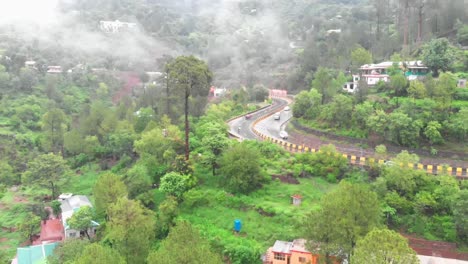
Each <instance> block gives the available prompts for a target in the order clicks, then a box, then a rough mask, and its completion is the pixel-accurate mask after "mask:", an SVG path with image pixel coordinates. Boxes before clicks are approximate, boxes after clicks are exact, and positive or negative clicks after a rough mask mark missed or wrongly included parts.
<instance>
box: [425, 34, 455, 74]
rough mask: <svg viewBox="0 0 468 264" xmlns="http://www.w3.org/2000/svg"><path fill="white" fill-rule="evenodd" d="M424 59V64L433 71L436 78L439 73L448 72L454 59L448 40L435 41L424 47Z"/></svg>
mask: <svg viewBox="0 0 468 264" xmlns="http://www.w3.org/2000/svg"><path fill="white" fill-rule="evenodd" d="M422 59H423V62H424V64H425V65H426V66H427V67H429V69H431V70H432V72H433V73H434V76H435V77H438V76H439V71H440V70H441V71H444V72H445V71H447V70H449V69H450V65H451V64H452V62H453V59H454V53H453V50H452V47H451V46H450V42H449V41H448V40H447V39H446V38H439V39H433V40H431V41H430V42H429V43H427V44H426V45H424V47H423V51H422Z"/></svg>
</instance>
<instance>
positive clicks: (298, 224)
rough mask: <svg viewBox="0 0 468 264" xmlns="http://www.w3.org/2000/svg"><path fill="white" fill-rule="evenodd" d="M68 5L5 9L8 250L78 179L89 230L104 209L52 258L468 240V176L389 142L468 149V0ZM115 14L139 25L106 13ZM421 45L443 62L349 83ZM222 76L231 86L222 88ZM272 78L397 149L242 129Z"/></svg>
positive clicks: (320, 116)
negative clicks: (304, 145)
mask: <svg viewBox="0 0 468 264" xmlns="http://www.w3.org/2000/svg"><path fill="white" fill-rule="evenodd" d="M54 3H55V1H54ZM57 4H58V7H57V8H54V9H53V11H51V12H52V13H53V14H54V15H55V17H56V19H51V20H50V21H49V20H47V19H43V18H41V19H40V20H37V21H34V17H31V19H32V20H33V23H35V24H34V25H31V24H27V22H28V21H18V20H14V19H13V18H15V19H16V16H15V15H11V19H1V20H0V263H10V260H11V259H12V258H13V257H14V255H15V253H16V248H17V247H19V246H20V245H22V246H24V245H28V244H30V242H32V241H33V240H34V235H35V234H37V233H38V232H39V229H40V223H41V220H45V219H48V217H49V213H48V212H47V211H45V209H44V206H48V207H49V206H50V207H51V208H52V210H53V213H54V214H55V215H57V214H59V213H60V205H59V204H57V202H56V201H54V200H55V199H56V198H57V196H58V195H59V194H61V193H73V194H81V195H87V196H88V197H90V200H91V202H92V204H93V205H94V207H93V208H89V207H82V208H81V209H79V210H78V211H77V212H76V213H75V214H74V215H73V217H72V218H71V219H70V220H69V224H70V225H71V226H72V227H73V228H74V229H77V230H83V232H85V231H86V230H87V229H88V228H89V227H90V226H89V223H90V219H92V220H95V221H97V222H98V223H100V225H99V227H98V230H97V233H96V236H92V234H88V233H87V231H86V232H85V233H86V234H85V235H84V236H83V237H82V238H81V239H70V240H66V241H65V242H62V243H61V244H60V245H59V246H58V247H57V248H56V249H55V250H54V254H53V255H52V256H50V257H49V258H48V259H47V263H93V262H94V261H96V260H98V261H99V263H245V264H247V263H248V264H250V263H261V255H262V254H264V253H265V252H266V251H267V249H268V248H269V247H271V246H272V245H273V244H274V242H275V241H276V240H284V241H292V240H294V239H297V238H306V239H308V241H310V242H317V243H320V249H317V247H316V245H314V244H313V243H310V245H308V248H309V249H310V250H311V251H317V253H318V254H320V255H323V256H330V255H333V256H337V257H339V258H341V259H349V260H350V262H351V263H370V262H366V261H368V258H366V256H369V254H375V256H374V257H375V258H377V259H378V258H385V256H378V254H376V253H375V252H376V251H375V250H373V249H374V248H373V247H374V246H375V245H376V244H379V245H381V246H382V248H381V252H385V251H392V252H394V253H395V252H397V253H398V254H395V259H398V257H401V256H407V261H408V262H404V263H419V262H418V260H416V257H415V256H414V255H415V254H414V252H413V251H412V250H411V249H410V248H409V247H408V243H407V241H406V240H405V239H404V238H403V237H402V236H401V235H399V234H398V232H402V233H409V234H413V235H415V236H419V237H424V238H426V239H429V240H441V241H447V242H455V243H457V245H458V246H459V248H460V250H462V251H463V250H464V249H466V247H467V245H468V240H467V238H468V223H467V219H468V211H467V208H468V207H467V201H468V184H467V183H468V181H460V180H457V178H454V177H452V176H449V175H438V176H437V177H435V176H433V175H429V174H427V173H426V172H424V171H417V170H413V169H411V168H409V166H408V164H410V163H411V164H414V163H417V162H418V161H419V157H418V156H417V155H415V154H410V153H409V152H407V151H402V152H401V153H388V155H387V153H385V151H384V150H383V149H385V145H386V144H387V145H397V146H399V147H411V148H413V149H428V150H430V153H431V154H432V155H433V156H435V157H437V152H438V150H441V151H442V150H443V151H447V152H453V153H462V154H463V153H464V154H466V153H467V152H468V145H467V144H468V143H467V138H468V92H467V91H468V90H467V88H457V81H458V79H467V78H468V50H467V46H468V14H467V13H466V12H467V10H468V6H467V4H466V1H463V0H446V1H442V0H415V1H410V0H333V1H331V0H242V1H241V0H239V1H228V0H186V1H182V0H180V1H172V0H92V1H91V0H80V1H74V0H67V1H65V0H62V1H57ZM41 10H42V9H41ZM0 14H1V13H0ZM3 17H9V16H7V13H5V16H3ZM25 20H27V19H25ZM116 20H118V21H121V22H128V23H135V24H134V25H136V26H135V28H131V29H130V28H129V29H127V30H116V31H115V32H109V31H106V30H108V29H106V28H103V26H102V25H103V23H102V22H103V21H116ZM23 23H24V24H23ZM104 25H105V24H104ZM411 60H421V61H423V62H424V64H425V65H427V66H428V67H429V68H430V69H431V72H432V73H431V74H429V75H428V76H427V77H426V78H424V79H421V80H412V81H408V80H407V79H406V78H405V76H404V75H403V73H402V71H401V69H400V68H399V67H398V66H397V64H395V65H394V66H393V67H392V68H391V69H390V72H391V73H390V76H391V80H390V82H387V83H383V82H380V83H378V84H377V85H376V86H372V87H368V86H367V85H365V84H364V83H362V82H360V89H359V90H358V91H357V92H355V93H354V94H349V93H346V92H344V91H343V89H342V87H343V84H344V83H346V82H347V81H349V80H350V79H351V78H352V75H351V74H357V73H358V69H359V67H360V66H361V65H363V64H367V63H378V62H381V61H392V62H395V63H397V62H400V61H411ZM51 66H55V67H51ZM57 66H60V67H59V68H57ZM58 69H59V70H58ZM212 85H213V86H216V87H220V88H227V89H228V91H229V92H228V94H227V95H226V96H225V97H224V98H222V99H217V100H216V99H215V100H208V98H209V94H210V87H211V86H212ZM267 89H287V90H288V91H289V93H290V94H295V95H296V96H295V99H294V105H293V106H292V110H293V114H294V120H295V121H297V122H298V123H299V124H301V125H303V126H308V127H311V128H313V129H317V130H326V131H328V132H330V133H334V134H338V135H345V136H349V137H353V138H361V139H362V138H364V139H367V138H368V139H369V140H370V141H369V144H370V145H371V144H379V146H378V148H377V149H376V153H377V154H376V155H381V157H383V158H385V159H391V161H389V162H387V163H386V164H384V165H380V164H373V163H370V164H368V166H366V167H365V168H359V167H354V166H351V165H349V164H348V162H347V160H346V158H344V157H343V156H342V155H341V154H340V153H338V152H337V150H336V149H335V147H334V146H333V145H328V146H325V147H322V149H321V151H320V152H316V153H290V152H287V151H285V150H283V149H282V148H280V147H279V146H277V145H274V144H272V143H270V142H261V141H253V140H245V141H242V142H239V141H237V140H234V139H230V138H229V136H228V133H227V131H228V126H227V124H226V121H227V120H229V119H230V118H232V117H235V116H240V115H243V114H245V113H248V112H250V111H253V110H255V109H258V108H260V107H264V106H266V105H268V104H270V103H271V100H268V98H267V96H268V90H267ZM461 162H466V160H461ZM281 179H287V180H286V181H285V180H283V181H282V180H281ZM291 182H293V183H294V184H291ZM295 194H298V195H301V196H302V198H303V202H302V204H301V206H293V205H291V201H290V199H291V195H295ZM235 219H242V221H243V227H242V230H241V232H239V233H234V232H233V230H232V229H233V223H234V220H235ZM386 240H388V241H393V242H394V243H386V244H385V243H381V241H386ZM392 245H394V246H392ZM324 261H326V262H327V263H328V262H330V261H331V259H329V258H325V259H324ZM330 263H331V262H330ZM382 263H396V262H392V260H390V262H382ZM398 263H400V262H398Z"/></svg>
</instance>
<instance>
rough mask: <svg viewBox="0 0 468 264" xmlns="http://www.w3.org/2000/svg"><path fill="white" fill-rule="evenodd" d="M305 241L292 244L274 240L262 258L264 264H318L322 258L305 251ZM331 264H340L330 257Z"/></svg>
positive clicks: (300, 240) (301, 240)
mask: <svg viewBox="0 0 468 264" xmlns="http://www.w3.org/2000/svg"><path fill="white" fill-rule="evenodd" d="M306 242H307V241H306V240H305V239H295V240H293V241H292V242H289V241H281V240H276V242H275V244H274V245H273V247H271V248H269V249H268V251H267V253H266V254H265V255H264V257H263V263H264V264H318V263H320V262H319V260H320V259H321V258H323V256H321V255H319V254H316V253H312V252H310V251H308V250H307V249H306ZM331 258H332V260H333V263H335V264H338V263H340V262H339V261H338V259H337V258H336V257H331Z"/></svg>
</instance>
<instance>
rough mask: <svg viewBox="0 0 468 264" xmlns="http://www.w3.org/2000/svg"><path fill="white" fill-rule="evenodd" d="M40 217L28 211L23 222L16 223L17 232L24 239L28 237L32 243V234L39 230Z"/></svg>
mask: <svg viewBox="0 0 468 264" xmlns="http://www.w3.org/2000/svg"><path fill="white" fill-rule="evenodd" d="M40 227H41V218H40V217H39V216H37V215H35V214H33V213H29V214H28V216H27V217H26V218H25V220H24V221H23V222H21V223H20V224H18V226H17V229H18V232H19V233H20V234H21V236H22V237H23V238H24V239H28V240H29V242H30V243H31V244H32V243H33V235H35V234H38V233H39V232H40Z"/></svg>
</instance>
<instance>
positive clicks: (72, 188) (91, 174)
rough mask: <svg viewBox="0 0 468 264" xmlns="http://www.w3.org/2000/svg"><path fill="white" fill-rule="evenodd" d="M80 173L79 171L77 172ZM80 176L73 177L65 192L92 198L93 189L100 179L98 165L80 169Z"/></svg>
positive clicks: (64, 189)
mask: <svg viewBox="0 0 468 264" xmlns="http://www.w3.org/2000/svg"><path fill="white" fill-rule="evenodd" d="M77 171H78V170H77ZM79 171H80V174H76V175H73V176H72V178H71V180H70V182H69V183H68V185H67V186H65V187H64V188H62V189H63V192H67V193H73V194H80V195H86V196H88V197H91V196H92V194H93V187H94V184H95V183H96V181H97V179H98V178H99V172H98V165H97V164H90V165H86V166H83V167H81V168H79Z"/></svg>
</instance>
